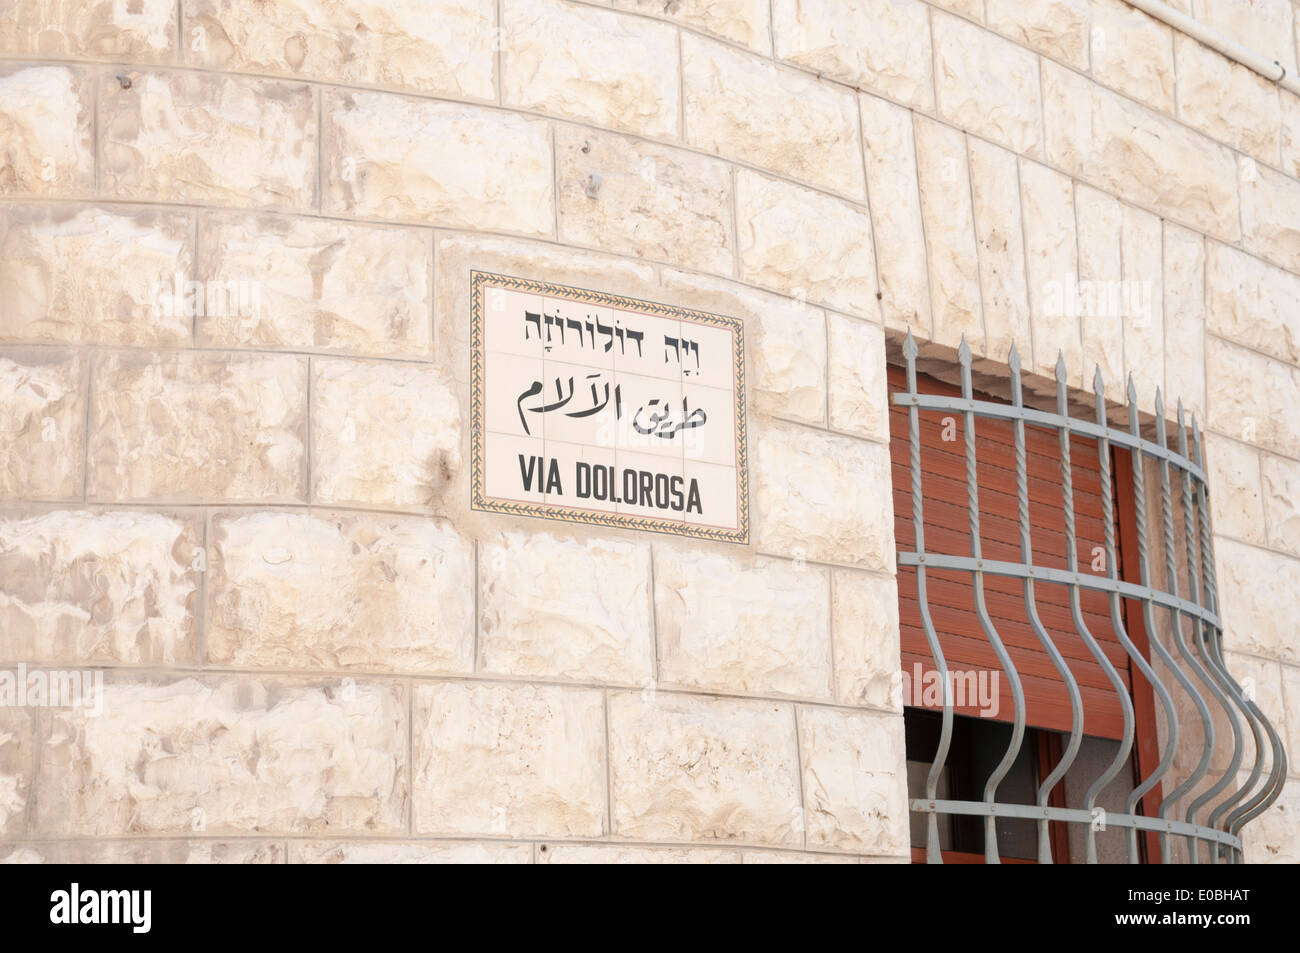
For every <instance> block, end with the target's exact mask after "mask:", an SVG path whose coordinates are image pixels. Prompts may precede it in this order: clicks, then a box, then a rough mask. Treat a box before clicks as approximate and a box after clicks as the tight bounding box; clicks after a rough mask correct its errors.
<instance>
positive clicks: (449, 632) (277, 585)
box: [205, 512, 474, 674]
mask: <svg viewBox="0 0 1300 953" xmlns="http://www.w3.org/2000/svg"><path fill="white" fill-rule="evenodd" d="M211 532H212V538H211V539H210V540H209V547H210V550H211V552H210V556H209V559H210V562H209V567H208V579H207V599H208V604H207V608H206V610H205V618H206V623H207V639H206V643H207V655H208V659H209V660H210V661H213V662H216V663H217V664H219V665H223V666H234V667H244V668H288V669H363V670H366V671H394V672H418V673H422V674H427V673H430V672H471V671H473V669H474V657H473V656H474V591H473V590H474V549H473V546H472V544H471V543H470V541H469V540H467V539H465V538H464V537H462V536H461V535H460V534H459V533H457V532H456V531H455V529H453V528H452V527H451V526H450V525H448V524H445V523H442V522H439V521H434V520H428V519H420V518H416V517H400V516H371V515H368V514H362V515H356V516H345V515H318V514H306V513H274V512H271V513H251V514H248V515H241V514H229V515H223V516H219V517H217V518H215V519H214V520H213V522H212V530H211Z"/></svg>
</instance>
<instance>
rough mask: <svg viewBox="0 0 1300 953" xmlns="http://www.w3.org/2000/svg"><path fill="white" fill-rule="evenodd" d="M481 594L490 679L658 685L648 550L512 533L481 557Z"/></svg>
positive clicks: (489, 544) (492, 542) (488, 545)
mask: <svg viewBox="0 0 1300 953" xmlns="http://www.w3.org/2000/svg"><path fill="white" fill-rule="evenodd" d="M479 586H480V596H479V598H480V600H481V601H480V610H479V613H480V624H481V632H480V635H479V644H480V655H481V658H482V664H483V669H484V670H485V671H489V672H501V673H504V674H507V675H520V676H534V677H543V678H573V679H578V680H581V681H599V682H613V683H615V684H624V685H627V684H633V685H640V684H645V683H647V682H649V680H650V679H651V677H652V674H653V664H654V663H653V654H654V636H653V634H652V633H651V631H650V615H651V605H650V600H651V595H650V546H649V544H648V543H631V542H624V541H622V540H617V539H592V540H581V539H570V538H565V537H559V536H553V535H550V534H548V533H532V534H525V533H503V534H501V535H500V536H499V537H497V538H494V539H489V540H485V541H484V542H483V544H482V545H481V547H480V549H479Z"/></svg>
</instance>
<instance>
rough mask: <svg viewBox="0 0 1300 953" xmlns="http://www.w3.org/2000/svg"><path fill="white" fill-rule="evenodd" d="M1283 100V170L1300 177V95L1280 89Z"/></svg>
mask: <svg viewBox="0 0 1300 953" xmlns="http://www.w3.org/2000/svg"><path fill="white" fill-rule="evenodd" d="M1278 95H1279V96H1280V97H1281V102H1282V131H1281V136H1282V171H1283V172H1285V173H1286V174H1287V175H1289V176H1292V177H1298V178H1300V96H1295V95H1292V94H1291V93H1288V92H1287V91H1286V90H1284V89H1283V90H1279V91H1278Z"/></svg>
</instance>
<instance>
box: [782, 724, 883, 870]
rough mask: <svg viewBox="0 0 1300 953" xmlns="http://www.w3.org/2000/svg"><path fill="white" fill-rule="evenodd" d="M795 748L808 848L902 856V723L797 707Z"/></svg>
mask: <svg viewBox="0 0 1300 953" xmlns="http://www.w3.org/2000/svg"><path fill="white" fill-rule="evenodd" d="M799 750H800V753H801V754H802V756H803V791H804V802H805V803H804V813H805V816H806V817H807V823H808V846H809V847H826V848H831V849H834V850H848V851H853V852H855V853H864V854H906V853H907V852H908V834H907V817H908V813H907V777H906V775H905V774H904V772H903V771H902V770H901V766H902V765H903V763H904V760H905V758H904V754H903V719H902V718H899V717H898V716H897V715H882V714H876V713H873V712H850V711H839V710H836V709H833V708H804V707H801V708H800V709H799Z"/></svg>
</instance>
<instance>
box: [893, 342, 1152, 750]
mask: <svg viewBox="0 0 1300 953" xmlns="http://www.w3.org/2000/svg"><path fill="white" fill-rule="evenodd" d="M917 387H918V390H921V391H926V392H930V393H936V394H952V395H960V389H959V388H956V387H953V386H951V385H949V384H945V383H943V382H941V381H938V380H936V379H934V378H930V377H927V376H925V375H919V374H918V382H917ZM889 389H890V392H891V393H894V392H898V391H903V390H906V389H907V382H906V377H905V374H904V372H903V370H902V369H901V368H895V367H893V366H891V367H890V368H889ZM975 396H976V397H977V398H980V397H981V396H982V395H980V394H976V395H975ZM985 399H988V400H998V398H995V397H987V398H985ZM945 419H949V421H950V422H949V423H948V424H945ZM920 426H921V469H922V491H923V494H924V516H925V548H926V551H927V552H938V553H947V554H951V555H958V556H969V555H970V526H969V522H968V511H967V493H966V463H965V435H964V433H963V430H962V427H963V426H964V420H963V418H962V415H960V414H955V413H951V412H936V411H924V410H923V411H921V412H920ZM945 426H947V432H948V436H949V437H950V438H952V437H953V436H954V434H955V439H950V440H944V439H943V438H944V435H945ZM975 427H976V437H977V441H976V458H977V461H978V465H977V478H978V484H979V507H980V530H981V532H980V538H981V542H982V545H983V555H984V557H985V558H986V559H990V560H1006V561H1009V562H1021V561H1022V560H1021V552H1020V528H1019V513H1018V506H1017V501H1016V483H1015V467H1016V458H1015V442H1014V439H1015V437H1014V433H1015V432H1014V429H1013V424H1012V423H1011V422H1010V421H1000V420H993V419H988V418H977V419H976V423H975ZM1025 438H1026V448H1027V451H1028V477H1029V518H1030V525H1031V527H1032V534H1033V536H1032V542H1033V547H1034V557H1033V558H1034V563H1035V564H1036V565H1039V566H1048V567H1054V568H1060V569H1065V568H1067V563H1066V537H1065V517H1064V512H1063V509H1062V495H1061V464H1060V448H1059V438H1058V436H1057V433H1056V431H1048V430H1045V429H1042V428H1038V427H1034V426H1029V425H1027V426H1026V428H1025ZM890 451H891V457H892V463H893V490H894V532H895V535H896V538H897V542H898V548H899V549H900V550H911V549H913V548H914V546H913V544H914V532H913V524H912V487H911V465H910V461H909V459H908V417H907V410H906V408H903V407H891V409H890ZM1070 454H1071V463H1072V464H1073V468H1072V470H1073V479H1074V502H1075V531H1076V537H1077V539H1076V542H1077V546H1078V559H1079V570H1080V571H1081V572H1091V571H1096V570H1094V569H1093V566H1092V564H1093V562H1094V559H1097V558H1104V552H1105V550H1104V536H1103V524H1102V503H1101V495H1100V492H1101V491H1100V485H1101V477H1100V471H1099V464H1098V458H1097V443H1096V442H1095V441H1094V440H1091V439H1088V438H1084V437H1079V436H1074V437H1072V443H1071V450H1070ZM1099 554H1101V555H1100V556H1099ZM1104 571H1105V570H1104V566H1103V568H1102V569H1101V570H1100V572H1099V574H1102V573H1104ZM926 579H927V585H928V591H929V604H930V615H931V620H932V622H933V623H934V627H935V631H936V632H937V633H938V635H939V639H940V644H941V646H942V648H943V652H944V656H945V659H946V661H947V663H948V668H949V669H950V670H988V671H990V672H997V673H1001V671H1002V669H1001V666H1000V665H999V664H998V660H997V657H996V656H995V655H994V653H993V649H992V647H991V646H990V645H989V641H988V638H987V637H986V636H985V634H984V631H983V629H982V628H981V627H980V623H979V619H978V618H977V616H976V614H975V600H974V590H973V586H972V580H971V575H970V573H966V572H956V571H944V570H934V569H929V570H927V572H926ZM898 589H899V608H900V616H901V623H902V661H903V671H904V673H906V674H907V675H908V676H909V678H912V676H913V675H914V673H915V671H916V670H915V668H914V666H915V665H916V664H917V663H919V664H920V665H921V672H922V673H925V672H929V671H932V670H933V668H934V664H933V660H932V658H931V655H930V648H929V644H928V643H927V641H926V638H925V632H924V630H923V628H922V627H921V617H920V610H919V607H918V603H917V598H916V570H915V569H914V568H911V567H906V566H903V567H899V573H898ZM984 591H985V599H986V603H987V605H988V609H989V614H990V616H991V617H992V619H993V624H994V626H995V627H996V629H997V632H998V635H999V636H1000V637H1001V639H1002V641H1003V642H1004V644H1005V645H1006V646H1007V651H1008V653H1009V654H1010V656H1011V660H1012V662H1013V663H1014V665H1015V667H1016V670H1017V672H1018V673H1019V675H1020V680H1021V684H1022V685H1023V687H1024V691H1025V701H1026V716H1027V723H1028V724H1029V725H1031V726H1035V727H1040V728H1048V729H1052V730H1057V731H1069V730H1070V726H1071V716H1070V703H1069V697H1068V695H1067V693H1066V691H1065V687H1064V685H1063V684H1062V680H1061V677H1060V675H1059V673H1058V672H1057V671H1056V668H1055V667H1054V666H1053V665H1052V662H1051V659H1050V658H1049V657H1048V655H1047V653H1046V652H1045V651H1044V650H1043V646H1042V643H1041V642H1040V641H1039V640H1038V637H1037V636H1036V635H1035V634H1034V630H1033V628H1032V627H1031V626H1030V624H1029V620H1028V615H1027V612H1026V609H1025V600H1024V590H1023V583H1022V582H1021V581H1020V580H1019V579H1012V578H1008V577H1004V576H995V575H989V574H986V575H985V576H984ZM1035 596H1036V602H1037V607H1038V615H1039V618H1040V619H1041V620H1042V623H1043V626H1044V627H1045V628H1046V629H1047V630H1048V632H1049V634H1050V635H1051V637H1052V640H1053V641H1054V642H1055V644H1056V646H1057V648H1058V649H1059V650H1060V652H1061V654H1062V655H1063V656H1064V657H1065V660H1066V664H1067V665H1068V666H1069V668H1070V671H1071V673H1072V674H1073V675H1074V678H1075V680H1076V681H1077V682H1078V684H1079V690H1080V693H1081V694H1082V696H1083V709H1084V732H1085V733H1086V734H1089V735H1093V736H1098V737H1104V738H1119V737H1120V736H1121V734H1122V731H1123V720H1122V714H1121V707H1120V702H1119V699H1118V697H1117V696H1116V694H1115V691H1114V689H1113V688H1112V687H1111V684H1110V681H1109V680H1108V679H1107V678H1106V675H1105V673H1104V671H1103V670H1102V668H1101V666H1100V665H1098V664H1097V662H1096V660H1095V659H1094V658H1093V657H1092V654H1091V653H1090V652H1089V651H1088V648H1087V646H1086V644H1085V642H1084V640H1083V638H1081V637H1080V635H1079V634H1078V632H1077V630H1076V629H1075V626H1074V623H1073V621H1072V617H1071V612H1070V593H1069V588H1068V587H1067V586H1065V585H1062V584H1055V583H1047V582H1042V581H1039V582H1036V583H1035ZM1079 599H1080V603H1081V605H1082V609H1083V619H1084V621H1085V623H1086V624H1087V627H1088V630H1089V631H1090V632H1091V633H1092V635H1093V637H1094V638H1095V639H1096V640H1097V642H1098V643H1099V644H1100V646H1101V648H1102V649H1103V651H1104V652H1105V653H1106V656H1107V658H1108V659H1109V660H1110V662H1111V664H1113V665H1114V666H1115V668H1116V669H1117V670H1118V671H1119V673H1120V675H1121V676H1122V677H1123V678H1124V681H1125V684H1126V685H1130V684H1131V683H1130V681H1129V661H1128V656H1127V654H1126V653H1125V652H1124V649H1123V646H1121V645H1120V643H1119V641H1118V639H1117V637H1116V635H1115V632H1114V629H1113V627H1112V625H1111V621H1110V605H1109V600H1108V597H1107V596H1106V594H1105V593H1103V592H1097V591H1091V590H1087V589H1083V590H1081V591H1080V594H1079ZM913 681H915V679H913ZM905 684H906V683H905ZM999 702H1000V704H999V712H998V714H996V715H995V716H993V717H996V718H998V719H999V720H1003V721H1011V720H1012V715H1013V712H1012V702H1011V691H1010V688H1009V686H1008V685H1007V682H1006V678H1005V676H1001V684H1000V692H999ZM913 703H914V702H913V700H912V699H911V698H904V704H913ZM957 711H958V713H960V714H969V715H978V714H979V713H980V712H979V709H978V708H977V707H975V706H974V705H971V704H967V705H966V706H960V705H959V706H958V707H957Z"/></svg>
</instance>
